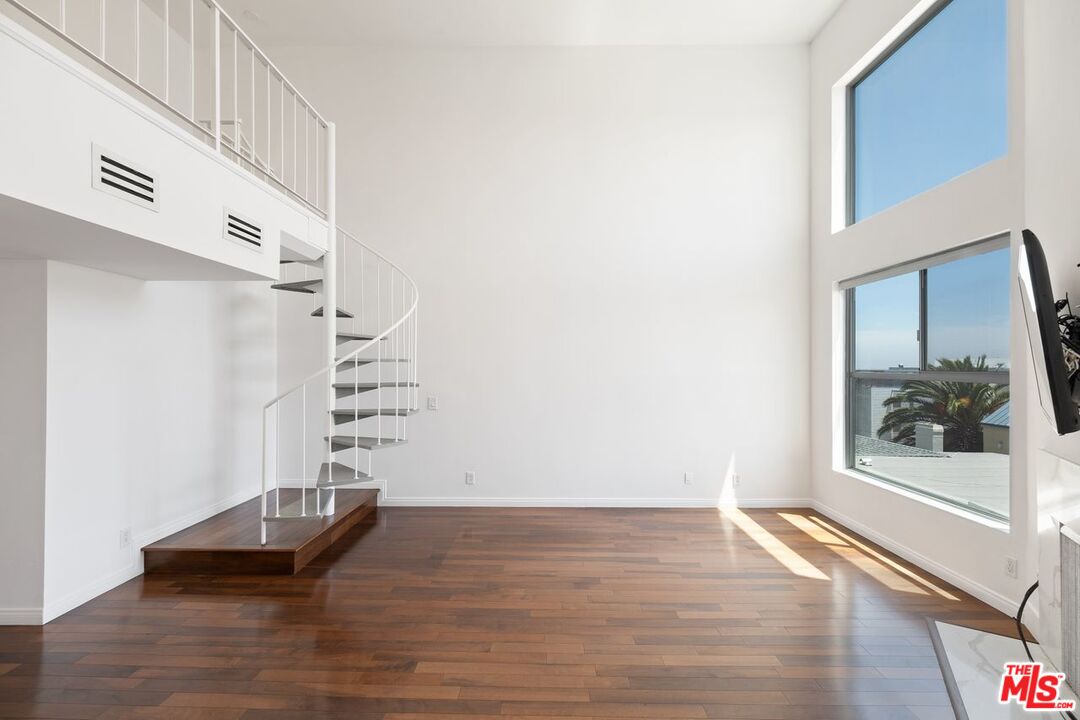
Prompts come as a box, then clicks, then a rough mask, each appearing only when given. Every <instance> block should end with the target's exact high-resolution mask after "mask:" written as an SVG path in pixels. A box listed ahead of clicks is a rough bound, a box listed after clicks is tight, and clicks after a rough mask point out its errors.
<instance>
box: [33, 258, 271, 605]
mask: <svg viewBox="0 0 1080 720" xmlns="http://www.w3.org/2000/svg"><path fill="white" fill-rule="evenodd" d="M47 327H48V381H47V386H48V402H47V408H48V410H47V417H48V419H47V424H48V431H47V438H48V448H47V458H48V459H47V468H48V470H47V475H46V483H45V492H46V501H45V595H44V603H45V619H46V620H49V619H51V618H52V617H55V616H56V615H58V614H60V613H63V612H66V611H67V610H69V609H71V608H72V607H75V606H77V605H79V604H81V603H82V602H85V601H86V600H88V599H90V598H91V597H94V596H95V595H97V594H99V593H101V592H104V591H105V590H107V589H109V588H111V587H113V586H115V585H116V584H118V583H120V582H122V581H124V580H126V579H128V578H130V577H132V576H134V575H135V574H138V572H139V571H140V569H141V554H140V553H139V548H141V547H142V546H143V545H145V544H147V543H149V542H152V541H154V540H157V539H159V538H160V537H163V536H164V535H167V534H170V533H172V532H176V531H177V530H180V529H182V528H184V527H186V526H188V525H190V524H192V523H193V522H196V521H198V520H201V519H203V518H205V517H207V516H209V515H211V514H213V513H216V512H220V511H221V510H224V509H225V508H227V507H231V506H232V505H234V504H236V503H237V502H240V501H241V500H246V499H248V498H250V497H252V496H254V495H255V494H256V493H257V492H258V488H259V482H260V478H259V468H260V465H259V455H260V447H261V442H262V435H261V433H262V425H261V422H262V421H261V417H262V405H263V403H265V402H266V401H267V400H269V399H270V398H271V397H272V396H273V395H274V392H275V385H276V380H275V374H276V363H275V342H276V331H275V308H274V298H273V295H272V292H271V291H270V290H269V289H268V288H267V283H262V282H248V283H214V282H143V281H140V280H135V279H132V278H128V277H124V276H121V275H114V274H111V273H107V272H102V271H99V270H92V269H88V268H83V267H78V266H74V265H67V264H63V263H57V262H50V263H48V325H47ZM124 529H130V531H131V535H132V542H131V544H130V546H128V547H122V545H121V533H122V531H123V530H124Z"/></svg>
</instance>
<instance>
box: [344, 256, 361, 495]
mask: <svg viewBox="0 0 1080 720" xmlns="http://www.w3.org/2000/svg"><path fill="white" fill-rule="evenodd" d="M346 242H347V241H346ZM353 465H354V469H355V470H356V473H355V474H354V475H353V479H359V477H360V355H359V354H357V356H356V357H354V358H353Z"/></svg>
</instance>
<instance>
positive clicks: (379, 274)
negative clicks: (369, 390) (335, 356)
mask: <svg viewBox="0 0 1080 720" xmlns="http://www.w3.org/2000/svg"><path fill="white" fill-rule="evenodd" d="M375 274H376V277H377V278H378V283H377V284H376V297H377V298H378V299H379V322H377V323H376V324H375V327H376V328H379V327H381V326H382V260H381V259H380V260H379V261H378V263H376V265H375ZM382 346H383V341H382V340H376V341H375V347H377V348H378V350H379V355H378V370H377V372H378V375H379V377H378V380H377V381H376V382H375V394H376V395H378V402H379V407H378V410H379V414H378V420H377V422H378V425H379V440H378V444H379V445H382Z"/></svg>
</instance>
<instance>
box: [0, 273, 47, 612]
mask: <svg viewBox="0 0 1080 720" xmlns="http://www.w3.org/2000/svg"><path fill="white" fill-rule="evenodd" d="M0 338H3V351H2V352H0V377H2V378H4V383H3V387H4V400H3V402H0V495H2V496H3V498H4V502H3V503H0V577H2V578H3V582H0V625H6V624H36V623H40V622H41V605H42V577H43V573H44V556H45V550H44V537H45V263H44V262H42V261H40V260H37V261H32V260H31V261H10V260H0Z"/></svg>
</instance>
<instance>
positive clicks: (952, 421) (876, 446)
mask: <svg viewBox="0 0 1080 720" xmlns="http://www.w3.org/2000/svg"><path fill="white" fill-rule="evenodd" d="M1006 243H1007V240H1006V239H997V240H994V241H991V242H989V243H987V244H983V245H980V246H977V247H975V248H967V249H965V250H963V251H960V252H959V253H954V254H953V255H952V256H943V257H938V258H933V259H931V260H928V261H925V262H922V263H913V264H912V265H910V266H907V267H905V268H903V271H902V272H900V273H898V274H893V275H891V276H888V277H885V278H878V279H874V280H872V281H870V282H865V283H862V284H854V285H853V286H851V287H849V288H848V289H847V305H848V313H849V319H848V322H849V325H848V326H849V332H848V363H849V366H848V409H847V415H848V423H847V425H848V443H847V446H848V464H849V466H850V467H852V468H853V469H855V470H857V471H859V472H863V473H867V474H870V475H873V476H875V477H876V478H878V479H881V480H885V481H887V482H891V483H895V484H897V485H901V486H903V487H905V488H907V489H909V490H914V491H916V492H919V493H922V494H925V495H929V496H932V497H934V498H936V499H939V500H942V501H945V502H948V503H951V504H954V505H959V506H962V507H964V508H966V509H968V510H972V511H975V512H978V513H980V514H982V515H985V516H988V517H991V518H994V519H998V520H1007V519H1008V517H1009V288H1010V280H1009V278H1010V277H1011V276H1010V273H1009V248H1008V246H1007V244H1006Z"/></svg>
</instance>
